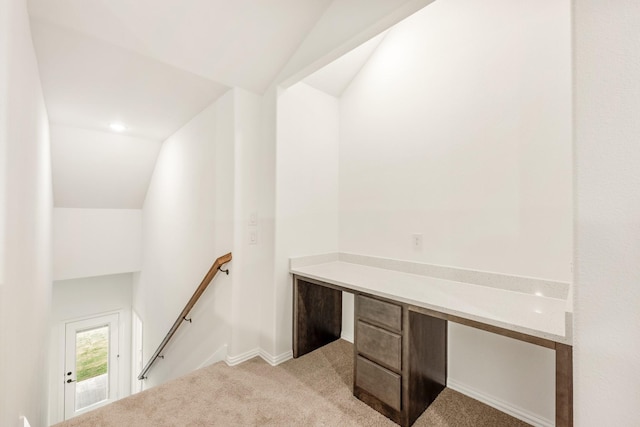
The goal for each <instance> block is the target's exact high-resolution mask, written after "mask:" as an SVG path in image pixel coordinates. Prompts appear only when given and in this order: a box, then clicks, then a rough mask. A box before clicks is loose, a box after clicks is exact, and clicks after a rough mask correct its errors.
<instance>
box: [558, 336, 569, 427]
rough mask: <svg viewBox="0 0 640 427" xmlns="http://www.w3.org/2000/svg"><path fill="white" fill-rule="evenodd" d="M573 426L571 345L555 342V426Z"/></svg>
mask: <svg viewBox="0 0 640 427" xmlns="http://www.w3.org/2000/svg"><path fill="white" fill-rule="evenodd" d="M572 426H573V347H571V346H569V345H565V344H556V427H572Z"/></svg>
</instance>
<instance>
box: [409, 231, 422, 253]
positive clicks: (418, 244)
mask: <svg viewBox="0 0 640 427" xmlns="http://www.w3.org/2000/svg"><path fill="white" fill-rule="evenodd" d="M411 241H412V247H413V250H414V252H420V251H422V234H413V235H412V236H411Z"/></svg>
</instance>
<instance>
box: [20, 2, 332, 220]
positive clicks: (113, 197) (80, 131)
mask: <svg viewBox="0 0 640 427" xmlns="http://www.w3.org/2000/svg"><path fill="white" fill-rule="evenodd" d="M330 3H331V0H269V1H256V0H233V1H231V0H182V1H175V0H135V1H132V0H56V1H51V0H29V12H30V16H31V27H32V36H33V40H34V46H35V49H36V54H37V58H38V64H39V68H40V77H41V80H42V86H43V91H44V97H45V103H46V106H47V111H48V114H49V120H50V123H51V125H52V132H51V140H52V153H53V165H52V166H53V174H54V177H53V185H54V203H55V206H57V207H76V208H112V209H117V208H140V207H142V205H143V202H144V197H145V195H146V189H147V186H148V183H149V180H150V177H151V174H152V173H153V168H154V164H155V160H156V157H157V154H158V150H159V148H160V145H161V142H162V141H164V140H165V139H167V138H168V137H169V136H171V135H172V134H173V133H174V132H175V131H176V130H178V129H179V128H180V127H182V126H183V125H184V124H185V123H187V122H188V121H189V120H190V119H191V118H193V117H194V116H195V115H196V114H197V113H198V112H200V111H201V110H203V109H204V108H205V107H206V106H208V105H210V104H211V103H212V102H214V101H215V100H216V99H217V98H218V97H220V96H221V95H222V94H223V93H224V92H226V91H227V90H229V89H230V88H231V87H234V86H237V87H240V88H244V89H247V90H250V91H253V92H257V93H262V92H263V91H265V89H267V87H268V86H269V84H270V83H271V82H272V80H273V79H274V77H275V76H276V74H277V73H278V72H279V70H280V69H281V68H282V67H283V66H284V64H285V63H286V62H287V61H288V59H289V58H290V57H291V55H292V54H293V53H294V51H295V50H296V49H297V47H298V46H299V45H300V44H301V43H302V41H303V40H304V38H305V37H306V35H307V33H308V32H309V31H310V30H311V28H313V26H314V25H315V23H316V21H317V20H318V19H319V18H320V16H322V14H323V12H324V11H325V9H326V8H327V7H328V6H329V4H330ZM112 122H122V123H124V124H125V125H126V126H127V129H126V131H125V132H124V133H123V134H115V133H113V132H111V131H110V129H109V124H110V123H112Z"/></svg>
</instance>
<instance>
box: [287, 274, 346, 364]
mask: <svg viewBox="0 0 640 427" xmlns="http://www.w3.org/2000/svg"><path fill="white" fill-rule="evenodd" d="M341 333H342V291H338V290H336V289H331V288H327V287H325V286H320V285H316V284H314V283H310V282H307V281H305V280H304V279H301V278H299V277H296V276H294V278H293V357H300V356H303V355H305V354H307V353H309V352H311V351H313V350H315V349H317V348H320V347H322V346H323V345H325V344H329V343H330V342H333V341H335V340H337V339H339V338H340V334H341Z"/></svg>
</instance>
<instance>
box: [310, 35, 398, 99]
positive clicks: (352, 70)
mask: <svg viewBox="0 0 640 427" xmlns="http://www.w3.org/2000/svg"><path fill="white" fill-rule="evenodd" d="M386 34H387V31H385V32H384V33H381V34H378V35H377V36H376V37H374V38H372V39H371V40H369V41H368V42H366V43H363V44H362V45H360V46H358V47H357V48H355V49H353V50H352V51H351V52H348V53H346V54H344V55H342V56H341V57H340V58H338V59H336V60H335V61H333V62H331V63H329V64H328V65H326V66H325V67H323V68H321V69H319V70H318V71H316V72H315V73H313V74H311V75H310V76H309V77H307V78H305V79H304V80H303V82H305V83H306V84H308V85H309V86H311V87H314V88H316V89H318V90H320V91H322V92H325V93H327V94H329V95H332V96H335V97H336V98H340V96H342V93H343V92H344V91H345V89H346V88H347V87H348V86H349V84H350V83H351V82H352V81H353V79H354V78H355V77H356V75H358V73H359V72H360V70H361V69H362V67H364V65H365V64H366V63H367V61H368V60H369V58H370V57H371V55H373V52H375V50H376V49H377V47H378V46H379V45H380V43H381V42H382V39H384V36H385V35H386Z"/></svg>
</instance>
